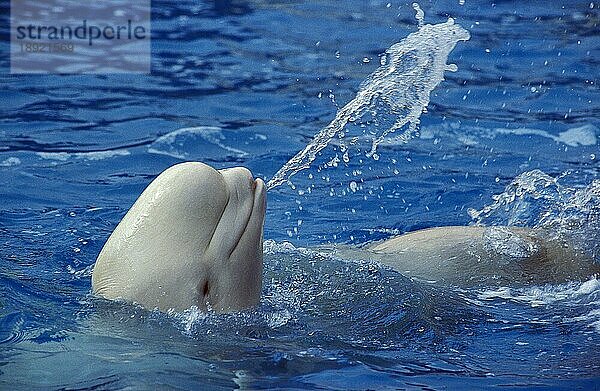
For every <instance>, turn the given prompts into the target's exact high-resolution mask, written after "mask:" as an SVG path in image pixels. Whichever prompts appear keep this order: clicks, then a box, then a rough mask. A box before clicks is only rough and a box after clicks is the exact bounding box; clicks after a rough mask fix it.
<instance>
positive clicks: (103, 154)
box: [36, 149, 131, 162]
mask: <svg viewBox="0 0 600 391" xmlns="http://www.w3.org/2000/svg"><path fill="white" fill-rule="evenodd" d="M130 154H131V153H130V152H129V151H128V150H127V149H115V150H111V151H92V152H76V153H68V152H36V155H38V156H39V157H41V158H42V159H46V160H55V161H61V162H66V161H67V160H69V159H70V158H74V159H83V160H104V159H109V158H112V157H115V156H128V155H130Z"/></svg>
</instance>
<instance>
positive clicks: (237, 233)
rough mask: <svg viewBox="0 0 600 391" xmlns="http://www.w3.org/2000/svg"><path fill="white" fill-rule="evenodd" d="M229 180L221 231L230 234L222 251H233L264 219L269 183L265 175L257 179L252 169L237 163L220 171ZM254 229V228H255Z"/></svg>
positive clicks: (223, 233) (223, 244)
mask: <svg viewBox="0 0 600 391" xmlns="http://www.w3.org/2000/svg"><path fill="white" fill-rule="evenodd" d="M218 172H219V173H220V174H221V175H222V177H223V179H224V181H225V184H226V187H227V191H228V201H227V205H226V207H225V210H224V212H223V216H222V220H223V223H224V224H223V225H222V226H221V227H220V229H217V234H220V235H221V236H220V237H222V235H226V237H227V241H226V243H225V242H223V243H222V244H221V245H220V246H219V247H220V251H219V252H220V253H222V254H227V255H228V256H231V254H232V253H233V252H234V251H235V249H236V248H237V247H238V244H239V243H240V241H242V239H243V238H244V237H245V236H246V234H248V235H251V233H249V232H251V231H252V232H254V231H256V228H257V227H258V226H260V228H261V229H262V225H263V223H264V214H265V209H266V208H265V206H266V205H265V204H266V196H265V193H266V187H265V185H264V182H263V180H262V179H260V178H257V179H254V178H253V176H252V173H251V172H250V170H248V169H246V168H244V167H233V168H228V169H223V170H219V171H218ZM253 230H254V231H253Z"/></svg>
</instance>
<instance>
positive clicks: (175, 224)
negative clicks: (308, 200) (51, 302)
mask: <svg viewBox="0 0 600 391" xmlns="http://www.w3.org/2000/svg"><path fill="white" fill-rule="evenodd" d="M265 209H266V191H265V186H264V183H263V181H262V180H261V179H256V180H254V179H253V177H252V174H251V173H250V171H249V170H247V169H245V168H242V167H235V168H231V169H226V170H219V171H218V170H215V169H214V168H212V167H210V166H208V165H206V164H203V163H199V162H188V163H181V164H177V165H175V166H172V167H170V168H168V169H167V170H165V171H164V172H163V173H161V174H160V175H159V176H158V177H157V178H156V179H155V180H154V181H152V183H150V185H148V187H147V188H146V189H145V190H144V192H143V193H142V194H141V195H140V197H139V198H138V199H137V201H136V202H135V203H134V205H133V206H132V207H131V209H130V210H129V211H128V212H127V214H126V215H125V217H123V219H122V220H121V222H120V223H119V224H118V226H117V227H116V228H115V230H114V231H113V233H112V234H111V235H110V237H109V238H108V241H107V242H106V244H105V245H104V247H103V248H102V250H101V252H100V255H99V256H98V259H97V260H96V265H95V266H94V271H93V274H92V288H93V291H94V293H95V294H97V295H99V296H103V297H105V298H108V299H121V300H125V301H130V302H135V303H137V304H140V305H142V306H144V307H146V308H148V309H154V308H158V309H159V310H162V311H167V310H169V309H173V310H176V311H181V310H184V309H187V308H190V307H192V306H196V307H198V308H200V309H202V310H208V309H212V310H215V311H217V312H227V311H236V310H240V309H243V308H247V307H250V306H253V305H256V304H257V303H258V301H259V298H260V291H261V286H262V236H263V224H264V218H265Z"/></svg>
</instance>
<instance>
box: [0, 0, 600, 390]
mask: <svg viewBox="0 0 600 391" xmlns="http://www.w3.org/2000/svg"><path fill="white" fill-rule="evenodd" d="M460 3H461V2H458V1H437V2H433V3H421V7H422V8H423V10H424V11H425V22H426V23H441V22H445V21H446V20H447V18H448V16H451V17H453V18H455V19H456V22H457V23H459V24H460V25H462V26H463V27H465V28H466V29H467V30H469V32H470V34H471V39H470V40H469V41H468V42H463V43H461V44H460V45H458V46H457V47H456V48H455V49H454V51H453V52H452V53H451V55H450V59H449V61H450V62H452V63H456V64H457V65H458V72H456V73H446V80H445V81H443V82H442V83H441V84H440V85H439V87H438V88H437V89H436V90H434V92H433V94H432V96H431V102H430V103H429V106H428V110H427V113H425V114H423V115H422V116H421V124H420V136H419V137H417V138H413V139H411V140H409V141H408V142H407V143H405V142H404V141H402V140H396V141H389V142H384V143H382V144H381V145H380V146H379V148H378V153H379V155H380V157H379V160H374V159H372V158H369V157H366V156H358V155H357V156H352V157H351V159H349V160H348V162H346V161H344V160H343V159H338V160H337V161H336V159H335V158H336V155H341V150H340V143H336V142H333V143H331V144H330V146H329V147H327V148H326V149H324V150H323V151H322V152H321V155H320V156H319V157H318V158H317V160H316V161H315V164H314V165H313V166H312V167H311V169H308V170H304V171H302V172H300V173H298V174H297V175H295V176H294V177H293V180H292V182H293V184H292V186H280V187H278V188H277V189H275V190H274V191H272V192H270V193H269V206H268V211H267V221H266V226H265V238H266V239H268V241H267V242H266V244H265V253H266V255H265V279H264V286H263V297H262V301H261V304H260V306H259V307H258V308H256V309H254V310H248V311H245V312H242V313H238V314H230V315H216V314H202V313H198V312H196V311H194V310H193V309H190V310H189V311H187V312H185V313H182V314H161V313H155V312H147V311H144V310H141V309H138V308H135V307H132V306H129V305H122V304H118V303H108V302H106V301H103V300H98V299H95V298H92V297H91V296H90V294H89V293H90V276H91V267H92V265H93V263H94V260H95V258H96V256H97V254H98V252H99V251H100V248H101V247H102V245H103V243H104V241H105V240H106V239H107V237H108V235H109V233H110V232H111V231H112V229H113V228H114V227H115V225H116V224H117V222H118V221H119V220H120V218H121V217H122V216H123V215H124V214H125V212H126V210H127V209H128V208H129V206H130V205H131V204H132V203H133V201H134V200H135V198H136V197H137V196H138V195H139V193H140V192H141V191H142V190H143V188H144V187H145V186H146V185H147V184H148V183H149V181H150V180H151V179H152V178H154V177H155V176H156V175H157V174H158V173H159V172H160V171H162V170H163V169H165V168H166V167H168V166H170V165H172V164H174V163H177V162H180V161H182V160H202V161H205V162H207V163H210V164H212V165H214V166H216V167H229V166H232V165H244V166H247V167H249V168H250V169H252V171H253V172H254V173H255V175H257V176H260V177H263V178H265V179H269V178H270V177H272V176H273V175H274V174H275V172H276V171H277V170H278V169H279V168H281V167H282V165H283V164H284V163H285V162H286V161H288V159H289V158H291V157H292V156H293V155H294V154H296V153H297V152H298V151H300V150H301V149H303V148H304V147H305V146H306V145H307V143H308V142H309V141H310V138H311V137H312V136H313V135H314V134H315V133H316V132H317V131H318V130H319V129H322V128H323V127H324V126H326V125H327V124H328V123H330V122H331V120H332V119H333V118H334V117H335V114H336V111H337V108H338V106H339V107H342V106H343V105H344V104H345V103H347V102H348V101H350V100H351V99H352V98H353V97H354V96H355V94H356V92H357V91H358V88H359V86H360V84H361V82H362V81H363V80H364V79H365V78H366V77H367V76H368V75H369V74H371V73H372V72H373V71H374V70H375V69H376V68H377V67H378V66H379V63H380V62H379V56H380V54H382V53H383V52H384V51H385V50H386V49H387V48H388V47H390V46H391V45H392V44H393V43H395V42H399V41H400V40H401V39H402V38H404V37H406V36H407V35H408V34H410V33H411V32H413V31H415V29H416V23H415V19H414V10H413V9H412V6H411V4H410V3H397V2H390V3H389V6H388V2H387V1H383V2H379V1H358V0H357V1H346V2H343V3H340V2H333V1H331V2H327V1H321V2H314V3H309V2H302V1H295V2H287V1H286V2H272V1H270V2H262V1H256V2H244V1H241V0H240V1H215V2H206V3H197V2H190V1H178V2H161V1H155V2H153V15H152V17H153V30H154V31H153V32H154V34H153V42H152V51H153V59H152V68H153V72H152V75H150V76H134V75H131V76H128V75H119V76H117V75H104V76H72V75H71V76H69V75H67V76H57V75H45V76H44V75H36V76H11V75H8V66H9V64H8V58H7V57H6V56H3V57H1V58H0V67H1V68H2V74H1V75H0V80H1V82H2V86H3V89H2V92H0V94H1V95H0V96H1V99H0V101H1V102H2V104H1V106H0V110H1V113H2V116H1V118H0V140H1V143H0V183H1V186H0V200H1V202H0V233H1V239H0V256H1V261H0V388H3V389H27V390H30V389H44V390H46V389H88V388H89V389H123V388H130V389H150V388H159V389H160V388H162V389H205V388H212V389H219V388H220V389H231V388H236V387H237V388H247V389H257V388H285V389H310V388H319V389H347V388H352V389H366V388H370V389H397V388H401V389H402V388H408V389H444V388H447V389H457V388H470V389H478V388H482V387H489V388H502V387H506V388H508V389H527V388H533V387H536V389H548V388H552V389H565V390H566V389H574V388H576V387H580V388H583V389H594V388H598V387H599V384H600V350H599V349H598V345H599V343H600V282H599V281H598V280H597V279H596V278H590V279H588V280H587V281H579V282H572V283H568V284H564V285H543V286H527V287H522V286H520V287H511V286H490V287H486V288H476V289H469V290H461V289H458V288H448V287H442V286H438V285H436V284H426V283H419V282H416V281H411V280H409V279H407V278H405V277H403V276H402V275H400V274H399V273H396V272H394V271H392V270H389V269H387V268H385V267H383V266H381V265H379V264H377V263H375V262H371V261H369V260H368V259H365V260H364V261H361V262H354V261H353V262H348V261H347V260H344V259H338V258H335V257H331V256H328V255H325V254H320V253H319V252H317V251H316V250H315V249H316V248H317V246H318V245H320V244H324V243H330V242H334V243H346V244H351V245H361V244H363V243H365V242H370V241H373V240H377V239H382V238H386V237H389V236H392V235H394V234H397V233H401V232H406V231H412V230H415V229H418V228H425V227H432V226H441V225H451V224H472V223H481V224H486V225H491V224H509V223H510V224H516V225H528V226H545V227H551V228H556V227H558V228H557V229H559V230H560V231H561V232H566V234H567V235H570V236H571V237H573V238H576V239H577V241H578V243H580V244H581V245H582V247H583V248H586V249H587V250H589V252H590V254H591V255H593V256H595V257H596V259H598V258H597V257H598V243H599V242H600V240H598V233H597V232H599V231H598V221H599V213H600V212H599V206H598V205H599V201H598V200H599V198H600V195H599V190H598V189H599V185H598V174H599V171H600V165H599V163H598V162H599V159H600V150H599V148H598V145H599V144H598V138H599V137H600V130H599V127H600V117H599V115H600V114H599V113H600V107H599V106H598V102H600V99H599V98H600V94H599V92H598V91H599V90H598V87H597V75H598V73H599V69H600V67H599V63H598V58H599V56H600V47H599V46H598V38H599V36H600V29H599V26H598V23H599V21H600V13H599V12H598V8H596V7H597V5H593V8H592V4H591V3H590V2H589V1H585V2H583V1H582V2H572V1H570V2H552V3H550V2H548V3H545V2H544V3H542V2H539V3H538V2H533V3H523V4H513V3H511V2H498V3H492V2H475V1H469V0H466V1H465V2H464V5H461V4H460ZM0 8H2V10H3V11H4V12H2V20H3V21H4V22H6V21H7V16H6V15H7V12H8V5H7V4H6V2H3V3H0ZM1 31H2V36H3V37H7V27H6V23H2V27H1ZM0 47H1V48H2V50H3V52H4V53H7V51H8V45H7V43H6V42H5V41H3V42H2V43H0ZM380 120H381V121H386V119H385V118H383V119H380ZM355 126H366V127H367V128H368V127H369V126H372V124H368V123H362V124H361V123H357V124H356V125H355ZM367 131H368V130H367ZM366 134H367V135H368V133H366ZM357 142H358V143H365V144H367V143H369V142H370V139H369V140H361V139H359V140H357ZM330 162H333V164H328V163H330ZM336 166H337V167H336ZM494 195H497V196H494ZM288 242H289V243H288ZM311 249H312V250H311Z"/></svg>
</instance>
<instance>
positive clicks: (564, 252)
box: [92, 162, 600, 312]
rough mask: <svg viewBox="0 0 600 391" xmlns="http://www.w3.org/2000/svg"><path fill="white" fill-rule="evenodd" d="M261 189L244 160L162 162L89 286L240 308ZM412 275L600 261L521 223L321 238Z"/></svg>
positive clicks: (572, 268)
mask: <svg viewBox="0 0 600 391" xmlns="http://www.w3.org/2000/svg"><path fill="white" fill-rule="evenodd" d="M265 211H266V190H265V185H264V182H263V181H262V180H261V179H253V177H252V174H251V173H250V171H249V170H248V169H246V168H242V167H235V168H231V169H225V170H216V169H214V168H212V167H210V166H208V165H206V164H203V163H199V162H188V163H180V164H177V165H175V166H172V167H170V168H168V169H166V170H165V171H164V172H163V173H161V174H160V175H159V176H158V177H157V178H156V179H154V181H152V182H151V183H150V185H148V187H147V188H146V189H145V190H144V191H143V192H142V194H141V195H140V197H139V198H138V199H137V201H135V203H134V204H133V206H132V207H131V209H130V210H129V211H128V212H127V214H126V215H125V217H123V219H122V220H121V222H120V223H119V224H118V225H117V227H116V228H115V230H114V231H113V233H112V234H111V235H110V237H109V238H108V240H107V242H106V244H105V245H104V247H103V248H102V250H101V252H100V255H99V256H98V259H97V260H96V264H95V267H94V270H93V273H92V289H93V292H94V293H95V294H96V295H98V296H102V297H104V298H107V299H120V300H123V301H127V302H134V303H137V304H139V305H141V306H143V307H145V308H147V309H158V310H161V311H169V310H176V311H182V310H185V309H188V308H190V307H197V308H199V309H201V310H204V311H207V310H213V311H216V312H231V311H238V310H242V309H245V308H248V307H252V306H255V305H256V304H257V303H258V302H259V300H260V292H261V288H262V270H263V225H264V221H265ZM318 251H320V252H325V253H328V252H331V251H335V255H336V256H337V257H340V258H342V259H344V260H347V261H352V260H358V259H360V260H374V261H377V262H380V263H381V264H384V265H387V266H388V267H390V268H392V269H394V270H396V271H398V272H399V273H401V274H403V275H405V276H407V277H411V278H416V279H419V280H424V281H435V282H439V283H442V284H448V285H455V286H458V287H467V288H468V287H473V286H499V285H504V284H508V285H510V286H517V285H525V284H547V283H562V282H566V281H571V280H583V279H585V278H588V277H589V276H591V275H593V274H599V273H600V265H598V264H596V263H595V262H594V260H593V259H591V258H590V257H589V256H587V255H586V254H585V253H584V252H583V251H579V250H576V249H575V248H574V247H572V246H571V245H570V244H569V243H568V242H567V241H565V240H558V239H553V238H550V237H548V236H547V235H546V234H545V233H544V232H543V231H540V230H536V229H531V228H524V227H478V226H471V227H435V228H428V229H422V230H418V231H414V232H409V233H406V234H403V235H400V236H396V237H393V238H390V239H387V240H384V241H381V242H376V243H369V244H367V245H366V246H363V247H360V248H358V247H350V246H339V245H336V246H333V247H331V246H321V247H319V248H318Z"/></svg>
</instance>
